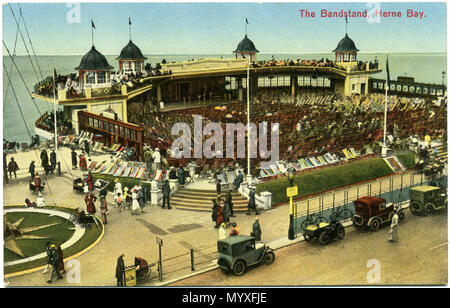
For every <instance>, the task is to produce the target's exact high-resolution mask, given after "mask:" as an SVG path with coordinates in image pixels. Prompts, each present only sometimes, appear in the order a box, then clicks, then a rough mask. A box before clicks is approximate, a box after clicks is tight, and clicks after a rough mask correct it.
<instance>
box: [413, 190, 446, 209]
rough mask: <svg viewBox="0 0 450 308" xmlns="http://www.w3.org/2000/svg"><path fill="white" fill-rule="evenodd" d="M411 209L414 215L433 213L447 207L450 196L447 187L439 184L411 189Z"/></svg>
mask: <svg viewBox="0 0 450 308" xmlns="http://www.w3.org/2000/svg"><path fill="white" fill-rule="evenodd" d="M409 198H410V203H409V209H410V210H411V213H413V214H414V215H417V214H425V215H431V214H434V213H435V212H436V211H438V210H441V209H444V208H446V207H447V202H448V196H447V191H446V189H445V188H441V187H438V186H429V185H424V186H417V187H414V188H411V189H410V190H409Z"/></svg>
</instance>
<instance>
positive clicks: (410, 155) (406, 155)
mask: <svg viewBox="0 0 450 308" xmlns="http://www.w3.org/2000/svg"><path fill="white" fill-rule="evenodd" d="M395 156H396V157H397V159H398V160H399V161H400V162H401V163H402V165H403V167H405V168H406V169H411V168H414V167H415V166H416V161H415V160H416V153H414V152H413V151H407V152H402V153H397V154H395Z"/></svg>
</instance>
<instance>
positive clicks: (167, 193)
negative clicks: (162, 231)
mask: <svg viewBox="0 0 450 308" xmlns="http://www.w3.org/2000/svg"><path fill="white" fill-rule="evenodd" d="M162 193H163V205H162V208H163V209H164V208H165V207H166V201H167V208H168V209H169V210H170V209H171V207H170V185H169V181H168V180H165V181H164V184H163V187H162Z"/></svg>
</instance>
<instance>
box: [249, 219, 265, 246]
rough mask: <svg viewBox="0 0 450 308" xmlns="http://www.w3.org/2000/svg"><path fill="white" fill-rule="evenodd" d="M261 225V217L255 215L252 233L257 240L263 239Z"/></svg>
mask: <svg viewBox="0 0 450 308" xmlns="http://www.w3.org/2000/svg"><path fill="white" fill-rule="evenodd" d="M261 234H262V232H261V226H260V225H259V218H258V217H255V222H254V223H253V226H252V233H251V234H250V235H251V236H253V237H254V238H255V240H257V241H261Z"/></svg>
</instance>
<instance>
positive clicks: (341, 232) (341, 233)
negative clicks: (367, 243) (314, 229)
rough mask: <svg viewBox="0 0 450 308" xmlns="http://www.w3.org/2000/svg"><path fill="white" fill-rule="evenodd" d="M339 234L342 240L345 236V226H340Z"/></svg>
mask: <svg viewBox="0 0 450 308" xmlns="http://www.w3.org/2000/svg"><path fill="white" fill-rule="evenodd" d="M337 235H338V238H339V239H340V240H342V239H343V238H344V237H345V229H344V227H339V229H338V230H337Z"/></svg>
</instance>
